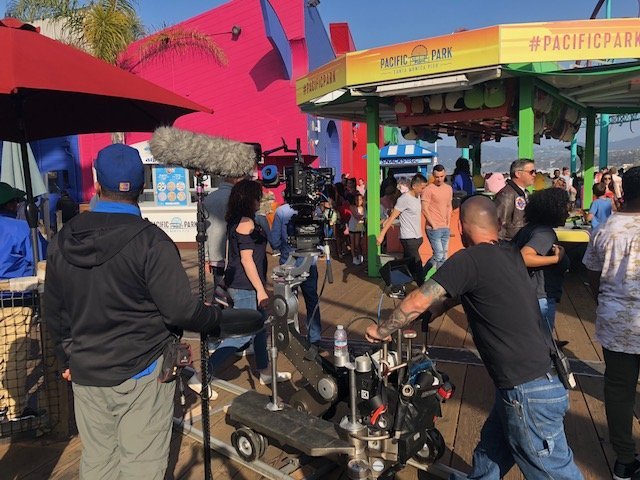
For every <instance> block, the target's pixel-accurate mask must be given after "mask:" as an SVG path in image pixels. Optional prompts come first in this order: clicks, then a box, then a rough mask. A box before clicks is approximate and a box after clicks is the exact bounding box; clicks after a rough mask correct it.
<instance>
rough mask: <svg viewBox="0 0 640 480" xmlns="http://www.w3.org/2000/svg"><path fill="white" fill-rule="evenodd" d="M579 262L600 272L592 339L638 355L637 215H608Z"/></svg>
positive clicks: (639, 272)
mask: <svg viewBox="0 0 640 480" xmlns="http://www.w3.org/2000/svg"><path fill="white" fill-rule="evenodd" d="M582 263H584V265H585V266H586V267H587V268H588V269H589V270H592V271H595V272H598V271H601V272H602V274H601V276H600V292H599V294H598V307H597V309H596V338H597V339H598V341H599V342H600V344H601V345H602V346H603V347H604V348H606V349H607V350H612V351H614V352H623V353H629V354H640V214H629V213H627V214H625V213H614V214H613V215H611V217H609V219H608V220H607V222H606V223H605V224H604V225H603V226H602V227H600V228H599V229H598V230H597V232H596V233H595V234H594V235H593V236H592V237H591V240H590V241H589V245H588V246H587V251H586V252H585V254H584V258H583V259H582Z"/></svg>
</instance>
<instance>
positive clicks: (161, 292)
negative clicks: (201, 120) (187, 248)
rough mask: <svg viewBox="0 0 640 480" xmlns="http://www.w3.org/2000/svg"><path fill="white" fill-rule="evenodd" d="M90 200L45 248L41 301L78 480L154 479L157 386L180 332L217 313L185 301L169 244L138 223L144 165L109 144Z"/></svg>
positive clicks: (169, 397)
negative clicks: (71, 403)
mask: <svg viewBox="0 0 640 480" xmlns="http://www.w3.org/2000/svg"><path fill="white" fill-rule="evenodd" d="M94 166H95V169H96V174H97V190H98V194H99V201H98V202H97V205H96V207H95V209H94V210H93V211H91V212H86V213H83V214H81V215H78V216H76V217H74V218H72V219H71V220H70V221H69V222H68V223H67V224H65V225H64V227H63V228H62V230H61V231H60V233H59V234H58V237H57V238H56V240H55V241H54V242H53V244H52V245H51V247H50V249H49V256H48V258H47V279H46V283H45V302H46V305H47V309H46V312H45V314H46V315H47V321H48V322H49V325H50V326H51V327H52V330H53V332H52V333H53V335H54V338H55V341H56V345H57V346H58V350H59V353H60V355H61V360H62V361H64V362H68V363H67V365H68V368H67V369H66V370H65V371H64V373H63V377H64V378H66V379H67V380H69V381H73V394H74V399H75V413H76V422H77V425H78V431H79V433H80V439H81V440H82V444H83V451H82V459H81V462H80V478H82V479H94V478H100V479H112V478H113V479H116V478H117V479H138V478H149V479H162V478H164V475H165V470H166V468H167V460H168V456H169V443H170V439H171V426H172V414H173V398H174V393H175V383H160V382H159V381H158V375H159V373H160V371H161V366H162V361H163V355H164V352H165V351H166V350H165V348H166V347H167V345H168V344H170V343H171V342H172V340H173V339H174V338H175V335H179V334H180V333H181V331H182V329H188V330H191V331H198V332H205V333H212V334H216V333H217V331H218V326H219V320H220V310H219V309H218V308H216V307H211V306H207V305H205V304H202V303H201V302H198V301H197V300H196V299H195V298H194V297H193V296H192V294H191V288H190V286H189V280H188V278H187V275H186V273H185V271H184V268H183V267H182V263H181V261H180V255H179V252H178V249H177V247H176V245H175V244H174V243H173V241H171V239H170V238H169V237H168V236H167V234H166V233H164V232H163V231H162V230H161V229H160V228H158V227H157V226H155V225H154V224H152V223H151V222H149V221H147V220H145V219H143V218H142V217H141V216H140V210H139V208H138V203H137V202H138V197H139V195H140V193H142V189H143V187H144V168H143V165H142V161H141V160H140V155H139V154H138V152H137V150H135V149H134V148H131V147H129V146H127V145H122V144H114V145H109V146H108V147H105V148H104V149H102V150H101V151H100V152H99V153H98V157H97V159H96V161H95V165H94Z"/></svg>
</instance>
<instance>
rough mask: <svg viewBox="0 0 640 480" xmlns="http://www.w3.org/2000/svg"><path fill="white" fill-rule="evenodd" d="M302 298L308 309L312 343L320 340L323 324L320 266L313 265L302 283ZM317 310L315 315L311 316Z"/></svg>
mask: <svg viewBox="0 0 640 480" xmlns="http://www.w3.org/2000/svg"><path fill="white" fill-rule="evenodd" d="M300 290H301V291H302V298H304V304H305V307H306V309H307V340H309V342H310V343H316V342H319V341H320V338H321V334H322V326H321V325H320V307H318V308H317V309H316V306H317V305H318V267H317V266H316V265H311V268H310V269H309V277H308V278H307V279H306V280H305V281H304V282H302V284H301V285H300ZM314 310H315V314H314V315H313V317H312V316H311V315H312V314H313V312H314Z"/></svg>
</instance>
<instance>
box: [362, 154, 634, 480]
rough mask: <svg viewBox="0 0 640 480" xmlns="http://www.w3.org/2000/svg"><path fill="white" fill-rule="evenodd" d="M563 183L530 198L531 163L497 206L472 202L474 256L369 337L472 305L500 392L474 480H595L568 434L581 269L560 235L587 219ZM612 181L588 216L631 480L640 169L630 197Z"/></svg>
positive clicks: (618, 436) (522, 163) (627, 184)
mask: <svg viewBox="0 0 640 480" xmlns="http://www.w3.org/2000/svg"><path fill="white" fill-rule="evenodd" d="M556 173H557V174H559V171H558V172H556ZM563 173H564V174H565V175H563V176H560V175H557V178H556V180H555V181H554V182H553V184H552V186H550V187H549V188H544V189H541V190H539V191H535V193H533V194H530V190H531V187H532V186H533V185H534V183H535V179H536V176H537V174H538V172H537V171H536V169H535V165H534V163H533V162H532V161H531V160H526V159H523V160H517V161H515V162H513V163H512V165H511V168H510V174H509V177H510V178H509V179H508V180H507V181H506V182H505V186H504V187H502V188H501V189H500V190H499V191H498V192H496V195H495V199H494V200H493V201H492V200H490V198H489V197H488V196H484V195H470V196H468V197H466V198H465V199H464V200H463V201H462V206H461V208H460V228H461V235H462V241H463V245H464V246H465V247H466V248H465V249H463V250H460V251H459V252H457V253H456V254H454V255H453V256H452V257H451V258H450V259H449V260H447V261H445V262H444V264H442V265H441V266H440V268H438V270H437V271H436V272H435V273H434V274H433V276H431V278H430V279H429V280H427V281H426V282H424V283H423V284H422V286H420V287H419V288H418V289H416V290H414V291H413V292H412V293H411V294H410V295H408V296H407V297H406V298H405V299H404V300H403V302H402V303H401V304H400V305H399V306H398V307H397V308H396V309H395V310H394V312H393V313H392V314H391V316H390V317H389V318H387V319H385V320H383V321H382V322H381V323H380V324H379V325H372V326H370V327H369V328H368V329H367V331H366V337H367V339H368V340H369V341H371V342H380V341H387V340H389V339H390V338H391V337H390V336H391V335H392V334H393V333H394V332H395V331H397V330H398V329H401V328H403V327H404V326H406V325H409V324H410V323H411V322H412V321H414V320H416V319H417V318H418V317H419V316H421V315H422V314H423V312H425V311H429V312H431V314H432V318H434V317H435V316H437V315H439V314H441V313H443V312H444V311H446V310H447V309H449V308H451V307H453V306H455V305H457V304H462V307H463V309H464V311H465V313H466V315H467V319H468V321H469V325H470V328H471V331H472V333H473V338H474V343H475V345H476V347H477V348H478V351H479V353H480V356H481V357H482V359H483V361H484V364H485V366H486V367H487V370H488V372H489V375H490V376H491V378H492V380H493V381H494V384H495V387H496V393H495V403H494V406H493V408H492V410H491V412H490V413H489V416H488V418H487V419H486V421H485V423H484V426H483V427H482V431H481V436H480V442H479V444H478V445H477V446H476V448H475V450H474V454H473V465H472V471H471V473H470V474H469V475H468V476H466V477H464V478H474V479H498V478H502V477H504V475H506V473H507V472H508V471H509V470H510V469H511V467H512V466H513V465H514V464H517V465H518V466H519V467H520V470H521V471H522V472H523V473H524V475H525V478H531V479H537V478H554V479H571V480H579V479H582V478H583V476H582V473H581V472H580V471H579V470H578V468H577V467H576V465H575V462H574V460H573V453H572V451H571V448H570V446H569V445H568V443H567V439H566V437H565V432H564V416H565V414H566V412H567V410H568V408H569V402H568V393H567V388H568V387H569V386H570V382H569V380H568V375H567V374H568V372H567V371H566V369H565V367H564V366H563V364H562V363H563V362H562V361H559V358H561V356H562V354H561V353H560V352H561V349H562V347H564V346H565V345H566V343H568V342H566V341H564V342H562V341H557V340H556V339H554V333H553V332H554V326H555V313H556V305H557V303H558V302H559V301H560V298H561V297H562V288H563V282H564V276H565V273H566V272H567V270H568V267H569V263H570V262H569V259H568V258H567V256H566V254H565V251H564V249H563V248H562V247H561V246H560V245H559V242H558V238H557V235H556V233H555V231H554V228H555V227H559V226H564V225H565V223H566V221H567V218H568V217H569V214H570V210H571V209H572V208H574V207H575V197H574V194H575V192H573V191H572V190H571V188H573V189H574V190H575V187H574V186H573V183H572V182H571V181H570V179H571V177H569V176H568V175H567V174H568V169H565V170H564V171H563ZM601 173H602V175H601V178H599V179H596V180H597V181H596V185H595V186H594V190H593V191H594V197H595V200H594V202H593V204H595V207H594V206H593V205H592V207H591V209H590V210H589V211H588V212H584V215H585V217H586V219H587V220H588V221H590V222H591V223H592V227H593V228H592V232H591V237H590V238H591V239H590V241H589V244H588V246H587V250H586V253H585V255H584V258H583V263H584V265H585V267H586V268H587V271H588V277H589V285H590V286H591V289H592V291H593V295H594V298H595V299H596V302H597V305H598V306H597V311H596V338H597V340H598V341H599V342H600V343H601V345H602V347H603V352H604V360H605V365H606V369H605V374H604V385H605V386H604V399H605V410H606V416H607V425H608V428H609V438H610V440H611V444H612V446H613V450H614V452H615V454H616V461H615V463H614V465H613V472H612V473H613V478H614V480H627V479H633V478H637V477H638V476H639V475H640V461H639V460H638V459H637V457H636V453H635V452H636V445H635V442H634V440H633V433H632V427H633V423H634V421H635V420H634V405H635V399H636V385H637V380H638V372H639V371H640V350H639V344H638V341H637V338H638V334H639V333H640V314H639V313H638V312H639V311H640V310H638V302H639V301H640V297H639V292H640V287H639V284H638V278H637V272H638V266H639V265H640V246H639V244H638V238H640V237H639V235H638V234H639V233H640V232H639V231H638V228H640V227H638V225H640V224H639V223H638V212H640V167H633V168H631V169H629V170H628V171H627V172H624V173H623V172H620V173H621V174H622V173H623V175H622V178H621V182H620V183H619V186H618V187H616V186H615V185H616V183H617V180H614V178H613V177H614V171H613V169H606V170H603V171H602V172H601ZM418 180H420V179H419V177H418ZM459 185H462V183H459ZM606 192H611V194H610V195H607V196H605V193H606ZM619 208H620V209H621V210H618V209H619ZM603 211H604V213H603ZM612 211H613V212H614V213H613V214H612ZM451 478H454V479H457V478H458V475H457V474H454V475H452V477H451Z"/></svg>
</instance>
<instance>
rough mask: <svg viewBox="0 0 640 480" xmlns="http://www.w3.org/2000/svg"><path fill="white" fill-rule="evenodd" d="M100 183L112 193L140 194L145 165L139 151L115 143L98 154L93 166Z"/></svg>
mask: <svg viewBox="0 0 640 480" xmlns="http://www.w3.org/2000/svg"><path fill="white" fill-rule="evenodd" d="M93 166H94V168H95V169H96V176H97V178H98V183H99V184H100V185H101V186H102V188H104V189H105V190H108V191H110V192H122V193H126V192H139V191H140V190H142V187H143V186H144V165H143V164H142V160H141V159H140V154H139V153H138V150H136V149H135V148H133V147H130V146H128V145H123V144H121V143H114V144H113V145H109V146H107V147H104V148H103V149H102V150H100V151H99V152H98V156H97V158H96V161H95V162H94V164H93Z"/></svg>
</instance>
